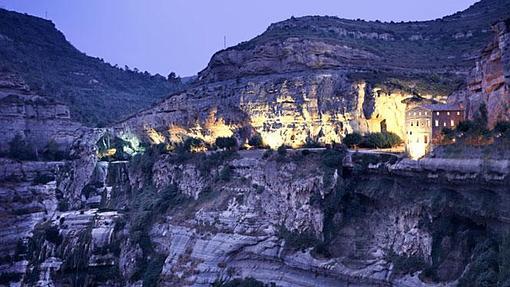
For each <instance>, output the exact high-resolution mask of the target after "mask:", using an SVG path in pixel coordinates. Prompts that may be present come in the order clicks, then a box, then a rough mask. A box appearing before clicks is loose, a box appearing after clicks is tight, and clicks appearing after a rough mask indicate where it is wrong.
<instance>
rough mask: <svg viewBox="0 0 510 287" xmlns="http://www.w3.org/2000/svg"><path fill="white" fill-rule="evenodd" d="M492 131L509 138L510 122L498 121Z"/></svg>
mask: <svg viewBox="0 0 510 287" xmlns="http://www.w3.org/2000/svg"><path fill="white" fill-rule="evenodd" d="M493 131H494V132H495V133H497V134H500V135H501V137H503V138H507V139H510V122H507V121H501V122H498V123H497V124H496V126H495V127H494V130H493Z"/></svg>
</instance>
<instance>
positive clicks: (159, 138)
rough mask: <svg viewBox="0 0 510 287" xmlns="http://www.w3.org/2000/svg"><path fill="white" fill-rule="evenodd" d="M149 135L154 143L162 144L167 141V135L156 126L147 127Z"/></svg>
mask: <svg viewBox="0 0 510 287" xmlns="http://www.w3.org/2000/svg"><path fill="white" fill-rule="evenodd" d="M147 136H148V137H149V139H150V140H151V142H152V143H153V144H161V143H164V142H165V141H166V138H165V136H164V135H163V134H161V133H160V132H158V131H156V130H155V129H154V128H147Z"/></svg>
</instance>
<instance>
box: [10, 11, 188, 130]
mask: <svg viewBox="0 0 510 287" xmlns="http://www.w3.org/2000/svg"><path fill="white" fill-rule="evenodd" d="M0 69H1V71H2V72H14V73H17V74H18V75H19V76H21V77H22V78H23V79H24V80H25V82H26V83H27V84H28V85H29V86H30V87H31V88H32V90H34V91H37V92H38V93H39V94H41V95H44V96H46V97H49V98H52V99H55V100H58V101H61V102H63V103H65V104H67V105H69V107H70V109H71V117H72V118H73V119H75V120H79V121H81V122H83V123H85V124H87V125H90V126H105V125H108V124H111V123H112V122H113V121H117V120H119V119H121V118H122V117H123V116H125V115H127V114H130V113H133V112H136V111H137V110H140V109H142V108H145V107H147V106H149V105H150V104H152V103H154V102H155V101H157V100H158V99H160V98H162V97H164V96H167V95H168V94H170V93H171V92H173V91H176V90H178V89H180V84H177V83H170V82H168V81H167V80H166V78H165V77H163V76H160V75H151V74H149V73H147V72H144V73H141V72H136V71H132V70H125V69H121V68H118V67H115V66H112V65H110V64H108V63H106V62H104V61H103V59H99V58H94V57H90V56H87V55H86V54H84V53H82V52H80V51H79V50H78V49H76V48H75V47H73V45H71V43H69V42H68V41H67V40H66V38H65V36H64V35H63V34H62V33H61V32H60V31H58V30H57V29H56V28H55V25H54V24H53V23H52V22H51V21H48V20H44V19H41V18H38V17H34V16H30V15H26V14H20V13H16V12H11V11H7V10H4V9H0Z"/></svg>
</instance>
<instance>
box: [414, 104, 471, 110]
mask: <svg viewBox="0 0 510 287" xmlns="http://www.w3.org/2000/svg"><path fill="white" fill-rule="evenodd" d="M423 107H424V108H426V109H429V110H431V111H460V110H464V108H463V107H462V105H460V104H430V105H424V106H423Z"/></svg>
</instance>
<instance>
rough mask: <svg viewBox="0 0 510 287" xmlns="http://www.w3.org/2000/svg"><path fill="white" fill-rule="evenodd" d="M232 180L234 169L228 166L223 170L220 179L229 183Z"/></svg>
mask: <svg viewBox="0 0 510 287" xmlns="http://www.w3.org/2000/svg"><path fill="white" fill-rule="evenodd" d="M231 178H232V168H231V167H230V166H229V165H227V166H225V167H223V168H222V169H221V171H220V175H219V179H220V180H221V181H224V182H229V181H230V179H231Z"/></svg>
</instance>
